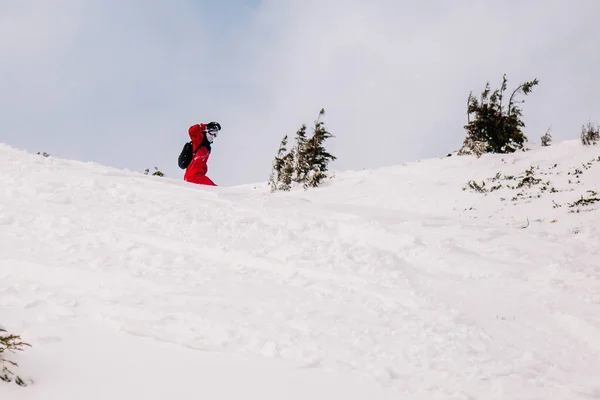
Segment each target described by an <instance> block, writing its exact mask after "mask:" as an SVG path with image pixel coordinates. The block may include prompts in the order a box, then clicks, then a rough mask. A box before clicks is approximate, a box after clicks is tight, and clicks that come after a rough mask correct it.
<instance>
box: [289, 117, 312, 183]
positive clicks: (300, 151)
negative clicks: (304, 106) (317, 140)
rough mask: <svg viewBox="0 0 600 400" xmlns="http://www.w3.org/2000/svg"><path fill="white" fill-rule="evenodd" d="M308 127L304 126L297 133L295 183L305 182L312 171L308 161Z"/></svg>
mask: <svg viewBox="0 0 600 400" xmlns="http://www.w3.org/2000/svg"><path fill="white" fill-rule="evenodd" d="M307 142H308V140H307V139H306V125H305V124H302V126H301V127H300V129H298V131H296V155H297V156H296V163H295V170H294V179H293V180H294V181H295V182H304V180H305V179H306V176H307V175H308V173H309V171H310V164H309V162H308V159H307V154H306V146H307Z"/></svg>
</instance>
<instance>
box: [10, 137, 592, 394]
mask: <svg viewBox="0 0 600 400" xmlns="http://www.w3.org/2000/svg"><path fill="white" fill-rule="evenodd" d="M527 170H529V172H527ZM488 179H489V180H488ZM537 179H541V180H540V181H537ZM470 180H473V181H475V183H476V184H472V185H471V186H472V188H478V187H481V186H482V181H484V182H485V186H484V191H486V192H484V193H479V192H477V191H476V190H474V189H472V188H470V187H469V186H468V183H469V181H470ZM530 183H531V184H532V185H529V184H530ZM498 185H501V186H500V187H498ZM599 186H600V148H599V147H591V148H588V147H583V146H581V145H580V144H579V143H577V142H575V141H572V142H564V143H559V144H556V145H553V146H551V147H547V148H542V149H537V150H535V151H531V152H527V153H519V154H515V155H510V156H506V155H504V156H500V155H486V156H483V157H482V158H480V159H476V158H474V157H457V156H453V157H448V158H443V159H439V160H426V161H422V162H418V163H412V164H408V165H404V166H397V167H391V168H385V169H380V170H371V171H359V172H347V173H342V174H338V176H337V177H336V178H335V179H333V180H331V181H329V182H327V184H326V185H325V186H323V187H322V188H319V189H314V190H309V191H306V192H305V191H302V190H296V191H293V192H290V193H276V194H270V193H268V191H267V190H266V189H265V188H264V186H258V187H257V188H255V186H253V185H250V186H244V187H237V188H211V187H203V186H196V185H191V184H187V183H184V182H182V181H180V180H174V179H165V178H158V177H152V176H144V175H140V174H137V173H130V172H125V171H119V170H115V169H111V168H106V167H103V166H99V165H95V164H86V163H80V162H73V161H65V160H57V159H54V158H52V157H49V158H45V157H42V156H39V155H32V154H26V153H24V152H21V151H17V150H15V149H12V148H10V147H8V146H5V145H0V324H2V325H3V326H4V327H5V328H7V329H8V330H9V331H11V332H13V333H17V334H20V335H21V336H22V337H23V339H24V340H26V341H27V342H28V343H30V344H31V345H32V347H31V348H28V349H26V350H25V351H24V352H21V353H18V354H14V355H9V358H11V359H12V360H14V361H18V363H19V368H18V372H19V373H20V374H21V375H22V376H24V377H27V378H30V379H32V380H33V381H34V383H33V384H31V385H29V386H27V387H18V386H16V385H14V384H12V383H11V384H7V383H3V384H2V385H0V399H2V400H4V399H18V400H21V399H47V398H52V399H58V398H60V399H66V400H71V399H81V398H86V399H103V400H104V399H107V398H115V399H116V398H128V399H130V398H144V399H154V398H156V399H163V398H165V397H166V396H175V397H176V398H181V399H187V398H189V399H192V398H193V399H197V398H210V399H233V398H235V399H239V398H261V399H271V398H272V399H275V398H277V399H284V398H289V399H300V398H311V399H317V398H323V399H325V398H326V399H330V398H344V399H367V398H368V399H387V398H390V399H391V398H394V399H486V400H489V399H509V398H510V399H517V398H518V399H540V398H544V399H550V398H553V399H590V398H598V397H600V382H599V381H598V380H597V378H598V376H599V375H598V373H599V372H598V371H600V262H598V255H599V250H598V249H599V243H600V233H599V230H598V223H599V222H600V211H598V210H597V208H598V206H600V202H596V201H595V200H594V199H595V198H597V197H599V196H598V195H596V194H595V193H594V192H588V191H597V192H600V187H599ZM512 187H514V188H512ZM490 188H493V190H492V191H490V192H487V190H489V189H490ZM582 196H583V197H582ZM581 198H583V199H588V201H587V202H586V203H588V204H583V205H579V206H573V207H570V206H569V204H570V203H574V202H576V201H577V200H578V199H581ZM0 383H2V382H0Z"/></svg>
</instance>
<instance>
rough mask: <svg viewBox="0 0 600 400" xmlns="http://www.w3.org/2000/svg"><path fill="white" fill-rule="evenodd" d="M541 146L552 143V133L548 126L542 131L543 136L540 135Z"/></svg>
mask: <svg viewBox="0 0 600 400" xmlns="http://www.w3.org/2000/svg"><path fill="white" fill-rule="evenodd" d="M541 140H542V146H543V147H548V146H550V144H551V143H552V134H551V133H550V128H548V130H547V131H546V133H544V136H542V137H541Z"/></svg>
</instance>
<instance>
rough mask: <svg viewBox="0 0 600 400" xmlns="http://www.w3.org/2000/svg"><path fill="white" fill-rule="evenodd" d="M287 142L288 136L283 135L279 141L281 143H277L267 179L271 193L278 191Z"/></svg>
mask: <svg viewBox="0 0 600 400" xmlns="http://www.w3.org/2000/svg"><path fill="white" fill-rule="evenodd" d="M287 141H288V136H287V135H285V136H284V137H283V139H282V140H281V143H279V148H278V149H277V155H276V156H275V159H274V160H273V168H272V170H271V176H270V177H269V186H270V187H271V192H274V191H276V190H278V188H279V183H280V182H281V177H282V174H283V170H284V166H285V156H286V154H285V153H286V152H287Z"/></svg>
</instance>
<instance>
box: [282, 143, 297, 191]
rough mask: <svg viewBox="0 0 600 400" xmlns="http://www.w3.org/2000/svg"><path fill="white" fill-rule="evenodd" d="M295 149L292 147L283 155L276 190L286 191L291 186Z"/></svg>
mask: <svg viewBox="0 0 600 400" xmlns="http://www.w3.org/2000/svg"><path fill="white" fill-rule="evenodd" d="M295 159H296V150H295V149H292V150H291V151H290V152H289V153H287V154H286V155H285V156H284V157H283V169H282V171H281V175H280V178H279V182H278V184H277V189H278V190H283V191H288V190H290V189H291V188H292V178H293V176H294V170H295V167H294V166H295Z"/></svg>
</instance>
